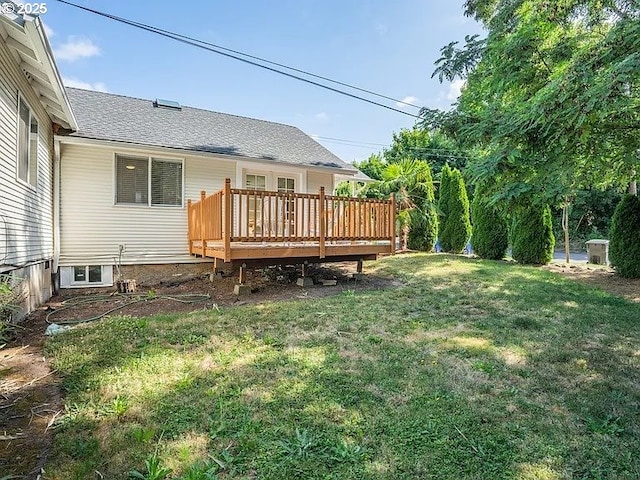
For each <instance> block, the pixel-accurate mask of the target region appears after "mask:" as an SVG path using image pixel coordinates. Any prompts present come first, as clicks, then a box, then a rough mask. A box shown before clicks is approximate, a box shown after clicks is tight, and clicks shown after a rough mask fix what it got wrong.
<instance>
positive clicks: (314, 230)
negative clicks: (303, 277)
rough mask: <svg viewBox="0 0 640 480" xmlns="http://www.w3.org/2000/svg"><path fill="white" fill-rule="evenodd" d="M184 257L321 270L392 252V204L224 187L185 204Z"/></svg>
mask: <svg viewBox="0 0 640 480" xmlns="http://www.w3.org/2000/svg"><path fill="white" fill-rule="evenodd" d="M187 212H188V219H189V253H190V254H191V255H198V256H202V257H210V258H214V259H217V260H222V261H223V262H243V263H255V264H257V263H263V264H266V263H270V264H278V263H279V264H287V263H304V262H309V263H311V262H313V263H322V262H331V261H343V260H349V259H350V260H368V259H372V258H376V257H377V256H378V255H381V254H392V253H394V252H395V200H394V199H393V198H391V199H389V200H378V199H362V198H349V197H334V196H330V195H325V193H324V188H321V189H320V192H319V193H318V194H301V193H284V192H269V191H263V190H246V189H238V188H231V180H230V179H226V181H225V185H224V188H223V189H222V190H220V191H218V192H216V193H214V194H212V195H209V196H207V194H206V193H205V192H202V193H201V196H200V200H199V201H197V202H192V201H191V200H189V201H188V207H187Z"/></svg>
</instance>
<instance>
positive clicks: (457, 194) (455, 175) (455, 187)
mask: <svg viewBox="0 0 640 480" xmlns="http://www.w3.org/2000/svg"><path fill="white" fill-rule="evenodd" d="M443 171H444V170H443ZM444 194H446V195H447V197H445V198H444V199H442V198H440V201H441V202H443V201H444V202H445V203H444V205H446V209H445V217H444V224H443V225H442V230H441V231H442V233H441V235H440V245H441V246H442V249H443V250H444V251H445V252H451V253H461V252H462V251H463V250H464V247H465V246H466V245H467V243H468V242H469V238H470V237H471V219H470V215H469V198H468V197H467V189H466V187H465V185H464V179H463V178H462V174H461V173H460V170H458V169H456V168H454V169H452V170H451V171H450V174H449V179H448V181H447V186H446V189H445V191H444Z"/></svg>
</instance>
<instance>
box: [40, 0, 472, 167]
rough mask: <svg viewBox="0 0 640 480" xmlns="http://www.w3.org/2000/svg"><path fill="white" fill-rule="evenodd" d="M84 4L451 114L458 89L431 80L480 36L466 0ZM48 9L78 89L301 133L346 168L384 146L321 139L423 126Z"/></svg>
mask: <svg viewBox="0 0 640 480" xmlns="http://www.w3.org/2000/svg"><path fill="white" fill-rule="evenodd" d="M76 2H77V3H80V4H82V5H86V6H89V7H91V8H94V9H96V10H102V11H105V12H107V13H111V14H114V15H118V16H122V17H127V18H129V19H132V20H135V21H139V22H143V23H147V24H151V25H154V26H157V27H160V28H163V29H166V30H171V31H175V32H177V33H181V34H184V35H188V36H192V37H195V38H199V39H202V40H205V41H208V42H212V43H216V44H218V45H221V46H224V47H227V48H232V49H235V50H240V51H243V52H246V53H250V54H252V55H256V56H260V57H264V58H267V59H269V60H272V61H276V62H279V63H284V64H288V65H291V66H294V67H296V68H300V69H303V70H308V71H310V72H313V73H316V74H320V75H323V76H327V77H331V78H334V79H336V80H340V81H342V82H346V83H350V84H353V85H357V86H359V87H361V88H366V89H368V90H373V91H376V92H378V93H382V94H385V95H388V96H390V97H393V98H398V99H404V100H405V101H408V102H412V103H415V104H418V105H421V106H428V107H430V108H447V107H448V106H449V105H450V103H451V102H452V101H454V100H455V97H456V93H457V92H458V91H459V88H460V83H459V82H456V84H454V85H451V84H449V83H445V84H440V83H439V82H438V80H437V79H431V72H432V71H433V63H434V61H435V60H436V59H437V58H438V56H439V50H440V48H441V47H442V46H443V45H445V44H447V43H449V42H450V41H452V40H463V38H464V36H465V35H466V34H473V33H481V29H480V27H479V25H478V24H476V23H475V22H474V21H473V20H471V19H468V18H466V17H464V16H463V14H462V12H463V1H462V0H394V1H393V2H389V1H388V0H361V1H354V0H342V1H334V0H271V1H266V0H263V1H260V0H253V1H249V0H235V1H226V2H222V1H220V2H214V1H195V0H192V1H189V2H176V1H164V0H136V1H131V0H129V1H126V0H110V1H87V0H76ZM47 8H48V11H47V13H46V14H44V15H43V17H42V18H43V20H44V22H45V24H46V25H47V26H48V30H49V36H50V38H49V39H50V42H51V44H52V47H53V50H54V53H55V55H56V59H57V62H58V66H59V68H60V71H61V73H62V76H63V78H64V80H65V82H66V83H67V84H68V85H70V86H79V87H82V88H92V89H97V90H106V91H109V92H112V93H117V94H122V95H129V96H134V97H142V98H149V99H154V98H166V99H171V100H176V101H178V102H180V103H181V104H183V105H189V106H194V107H200V108H206V109H210V110H216V111H220V112H226V113H232V114H236V115H243V116H248V117H254V118H261V119H265V120H270V121H275V122H281V123H286V124H289V125H295V126H297V127H299V128H300V129H302V130H303V131H304V132H306V133H308V134H309V135H317V136H319V138H318V141H319V142H320V143H322V144H323V145H324V146H325V147H327V148H328V149H329V150H331V151H332V152H334V153H335V154H337V155H338V156H339V157H341V158H342V159H343V160H345V161H353V160H360V159H364V158H366V157H368V156H369V154H370V153H373V152H376V151H379V150H381V148H382V147H381V146H378V145H368V146H366V147H365V148H363V147H354V146H348V145H343V144H341V143H339V142H334V141H329V140H325V139H323V138H322V137H330V138H339V139H347V140H350V141H357V142H370V143H372V144H381V145H388V144H389V142H390V141H391V138H392V133H393V132H397V131H399V130H400V129H401V128H410V127H411V126H412V125H413V122H414V119H412V118H411V117H409V116H406V115H402V114H400V113H396V112H393V111H389V110H386V109H383V108H380V107H377V106H374V105H370V104H367V103H364V102H360V101H357V100H354V99H350V98H347V97H344V96H341V95H338V94H336V93H333V92H328V91H325V90H322V89H320V88H317V87H314V86H312V85H308V84H305V83H302V82H298V81H296V80H292V79H288V78H285V77H282V76H280V75H276V74H274V73H271V72H268V71H265V70H262V69H258V68H256V67H253V66H249V65H245V64H242V63H240V62H237V61H235V60H231V59H228V58H225V57H222V56H220V55H216V54H214V53H211V52H207V51H204V50H200V49H196V48H194V47H190V46H187V45H183V44H180V43H177V42H175V41H172V40H169V39H166V38H162V37H159V36H156V35H154V34H151V33H148V32H144V31H141V30H137V29H134V28H132V27H129V26H126V25H122V24H118V23H116V22H114V21H112V20H108V19H105V18H101V17H98V16H95V15H93V14H90V13H86V12H83V11H81V10H78V9H76V8H73V7H70V6H67V5H64V4H61V3H58V2H56V1H49V2H47ZM339 88H342V87H339ZM374 100H376V101H382V102H385V103H387V104H388V105H390V106H393V107H396V108H402V109H404V110H406V111H409V112H413V113H416V112H417V110H416V109H413V108H411V107H406V106H403V107H397V106H396V105H395V104H394V102H390V101H383V100H380V99H375V98H374Z"/></svg>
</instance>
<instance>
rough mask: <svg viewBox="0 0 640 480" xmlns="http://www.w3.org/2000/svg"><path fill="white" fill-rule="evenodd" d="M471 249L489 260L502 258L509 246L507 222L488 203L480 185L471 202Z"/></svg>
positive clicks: (495, 208)
mask: <svg viewBox="0 0 640 480" xmlns="http://www.w3.org/2000/svg"><path fill="white" fill-rule="evenodd" d="M471 219H472V223H473V236H472V237H471V243H472V244H473V251H474V252H475V253H476V254H477V255H478V256H479V257H480V258H486V259H489V260H500V259H502V258H504V256H505V255H506V253H507V248H508V246H509V234H508V229H507V222H506V220H505V218H504V216H503V215H502V213H501V212H500V211H499V210H498V208H497V207H496V206H495V205H490V204H489V203H488V201H487V198H486V197H485V196H484V194H483V191H482V189H481V188H480V187H476V190H475V193H474V195H473V202H471Z"/></svg>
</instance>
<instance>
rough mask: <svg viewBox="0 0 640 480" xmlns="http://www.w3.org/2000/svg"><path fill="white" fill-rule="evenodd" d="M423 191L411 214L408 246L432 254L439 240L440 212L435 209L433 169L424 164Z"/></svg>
mask: <svg viewBox="0 0 640 480" xmlns="http://www.w3.org/2000/svg"><path fill="white" fill-rule="evenodd" d="M424 166H425V168H424V170H423V172H422V179H421V180H422V182H421V185H422V190H421V192H420V196H419V197H418V198H417V199H416V202H415V203H416V206H415V208H414V209H413V210H411V212H410V214H409V218H410V225H411V229H410V230H409V241H408V244H409V245H408V246H409V248H410V249H411V250H423V251H426V252H430V251H431V250H433V246H434V245H435V244H436V239H437V238H438V212H437V211H436V207H435V195H434V191H433V179H432V177H431V168H430V167H429V164H427V163H426V162H424Z"/></svg>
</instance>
